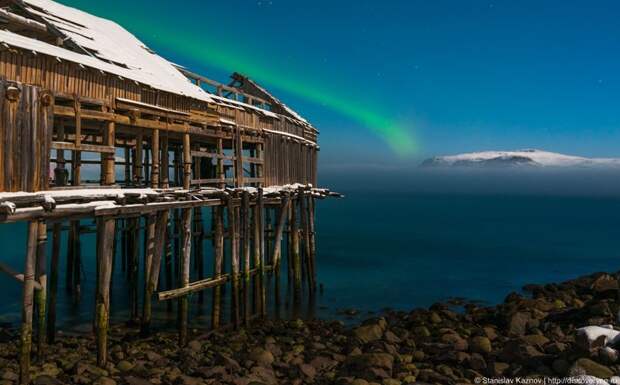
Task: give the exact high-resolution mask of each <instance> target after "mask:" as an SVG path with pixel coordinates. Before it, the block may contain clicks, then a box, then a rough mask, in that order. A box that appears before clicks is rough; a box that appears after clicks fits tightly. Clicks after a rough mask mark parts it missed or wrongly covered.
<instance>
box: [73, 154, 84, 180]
mask: <svg viewBox="0 0 620 385" xmlns="http://www.w3.org/2000/svg"><path fill="white" fill-rule="evenodd" d="M81 154H82V153H81V151H73V152H72V153H71V174H72V183H71V184H72V185H73V186H79V185H80V180H81V176H80V175H81V172H80V171H81V169H82V167H81V164H82V155H81Z"/></svg>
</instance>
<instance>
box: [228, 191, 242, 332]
mask: <svg viewBox="0 0 620 385" xmlns="http://www.w3.org/2000/svg"><path fill="white" fill-rule="evenodd" d="M227 207H228V210H227V211H228V234H229V235H228V236H229V238H230V242H231V247H230V249H231V271H232V301H231V302H232V304H231V307H230V311H231V321H232V323H233V325H234V326H235V327H239V232H238V230H237V218H238V217H239V215H238V214H237V208H235V207H234V205H233V200H232V199H228V201H227Z"/></svg>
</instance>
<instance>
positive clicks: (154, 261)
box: [141, 210, 169, 336]
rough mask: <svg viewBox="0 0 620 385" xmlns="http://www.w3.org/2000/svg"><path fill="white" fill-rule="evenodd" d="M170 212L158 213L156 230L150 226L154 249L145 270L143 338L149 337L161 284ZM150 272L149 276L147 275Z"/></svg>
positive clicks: (151, 242)
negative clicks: (158, 287) (155, 295)
mask: <svg viewBox="0 0 620 385" xmlns="http://www.w3.org/2000/svg"><path fill="white" fill-rule="evenodd" d="M168 215H169V212H168V210H164V211H160V212H159V213H157V217H156V220H155V221H154V222H155V224H154V226H153V227H154V228H153V229H152V230H151V226H150V225H149V231H148V233H149V245H150V246H151V247H152V251H151V252H150V254H151V256H150V257H149V259H150V260H151V263H150V264H149V267H148V270H146V268H145V275H146V277H145V282H146V287H145V292H144V306H143V308H142V328H141V333H142V335H143V336H146V335H149V333H150V327H151V319H152V297H153V293H154V292H155V290H156V288H157V283H158V282H159V272H160V266H161V257H162V253H163V251H164V242H165V238H166V230H167V228H168ZM146 272H148V274H147V273H146Z"/></svg>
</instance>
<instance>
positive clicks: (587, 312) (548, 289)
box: [0, 273, 620, 385]
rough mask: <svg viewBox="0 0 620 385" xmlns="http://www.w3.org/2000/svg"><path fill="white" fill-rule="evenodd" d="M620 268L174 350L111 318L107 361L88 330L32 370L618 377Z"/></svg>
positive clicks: (586, 380) (277, 377) (6, 354)
mask: <svg viewBox="0 0 620 385" xmlns="http://www.w3.org/2000/svg"><path fill="white" fill-rule="evenodd" d="M619 276H620V275H619V274H618V273H615V274H604V273H597V274H593V275H590V276H585V277H580V278H577V279H574V280H570V281H567V282H562V283H557V284H548V285H527V286H526V287H525V288H524V291H525V292H524V294H518V293H511V294H509V295H508V296H507V297H506V299H505V301H504V302H503V303H501V304H499V305H496V306H491V307H483V306H479V305H476V304H472V303H455V302H452V303H450V304H435V305H433V306H431V307H430V308H428V309H415V310H413V311H411V312H400V311H399V312H396V311H388V312H385V313H384V314H382V316H381V317H377V318H373V319H369V320H367V321H364V322H363V323H361V324H360V325H358V326H355V327H345V326H344V325H343V323H342V322H340V321H325V320H308V321H302V320H292V321H286V320H267V321H262V322H257V323H256V324H254V325H253V326H252V327H251V328H249V329H247V330H240V331H218V332H215V333H210V334H200V332H198V331H197V332H196V333H195V335H194V337H193V338H194V339H192V340H191V341H190V342H189V344H188V345H187V347H185V348H182V349H181V348H178V347H177V338H176V335H175V334H172V333H166V332H162V333H158V334H156V335H154V336H153V337H151V338H139V337H138V335H137V334H138V333H137V331H136V330H132V329H127V328H120V327H117V328H113V330H112V335H111V340H110V342H111V345H110V362H109V364H108V366H107V367H106V368H105V369H102V368H98V367H97V366H96V365H95V346H94V340H93V339H92V338H87V337H67V336H64V337H60V338H59V339H58V342H57V343H56V344H54V345H51V346H47V348H46V352H45V356H44V359H43V360H41V361H40V362H35V365H34V366H33V367H32V377H33V378H34V384H38V385H53V384H96V385H115V384H117V385H122V384H128V385H150V384H178V385H200V384H235V385H260V384H266V385H271V384H352V385H366V384H382V385H398V384H426V383H428V384H460V383H510V382H508V379H510V378H513V379H514V378H520V379H521V380H523V379H528V381H529V382H516V383H530V384H537V383H540V384H543V383H553V382H551V381H552V380H553V379H561V378H564V379H566V378H568V377H570V378H571V379H572V380H571V381H573V382H565V383H582V384H607V383H620V381H619V382H616V380H620V378H617V377H614V376H615V375H617V374H619V373H620V362H619V361H618V352H617V350H616V348H617V347H618V348H620V337H619V336H618V335H619V334H620V333H619V332H616V331H615V330H613V327H612V326H611V325H613V324H615V323H616V322H618V320H617V315H618V310H619V308H620V306H619V304H618V295H619V289H618V288H619V285H618V278H619ZM412 290H414V289H413V288H412ZM584 326H589V327H588V328H585V329H583V327H584ZM596 326H599V327H596ZM3 333H4V334H5V335H4V342H0V385H14V384H15V383H16V381H17V372H18V370H17V361H16V357H17V346H16V345H17V338H16V336H13V337H12V338H7V337H8V336H7V335H6V331H4V332H3V331H1V330H0V337H2V335H3ZM0 341H2V338H0ZM616 344H617V345H618V346H616ZM601 379H605V380H601ZM502 381H503V382H502ZM544 381H546V382H544ZM513 383H515V382H513ZM557 383H560V382H557Z"/></svg>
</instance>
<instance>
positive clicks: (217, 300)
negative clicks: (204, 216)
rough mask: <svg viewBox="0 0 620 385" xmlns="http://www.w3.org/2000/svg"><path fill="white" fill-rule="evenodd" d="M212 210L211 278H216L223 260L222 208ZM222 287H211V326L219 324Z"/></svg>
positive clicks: (214, 327) (220, 272)
mask: <svg viewBox="0 0 620 385" xmlns="http://www.w3.org/2000/svg"><path fill="white" fill-rule="evenodd" d="M213 211H214V218H213V220H214V222H215V223H214V225H215V226H214V227H215V231H214V232H215V235H214V237H215V240H214V243H215V245H214V246H215V247H214V249H215V250H214V254H215V258H214V262H213V279H218V278H220V277H221V275H222V272H223V271H222V270H223V260H224V214H223V212H224V208H223V207H222V206H216V207H214V208H213ZM221 294H222V287H221V285H217V286H215V287H214V288H213V308H212V313H211V327H212V328H213V329H216V328H218V327H219V326H220V317H221V312H220V306H221V303H222V298H221Z"/></svg>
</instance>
